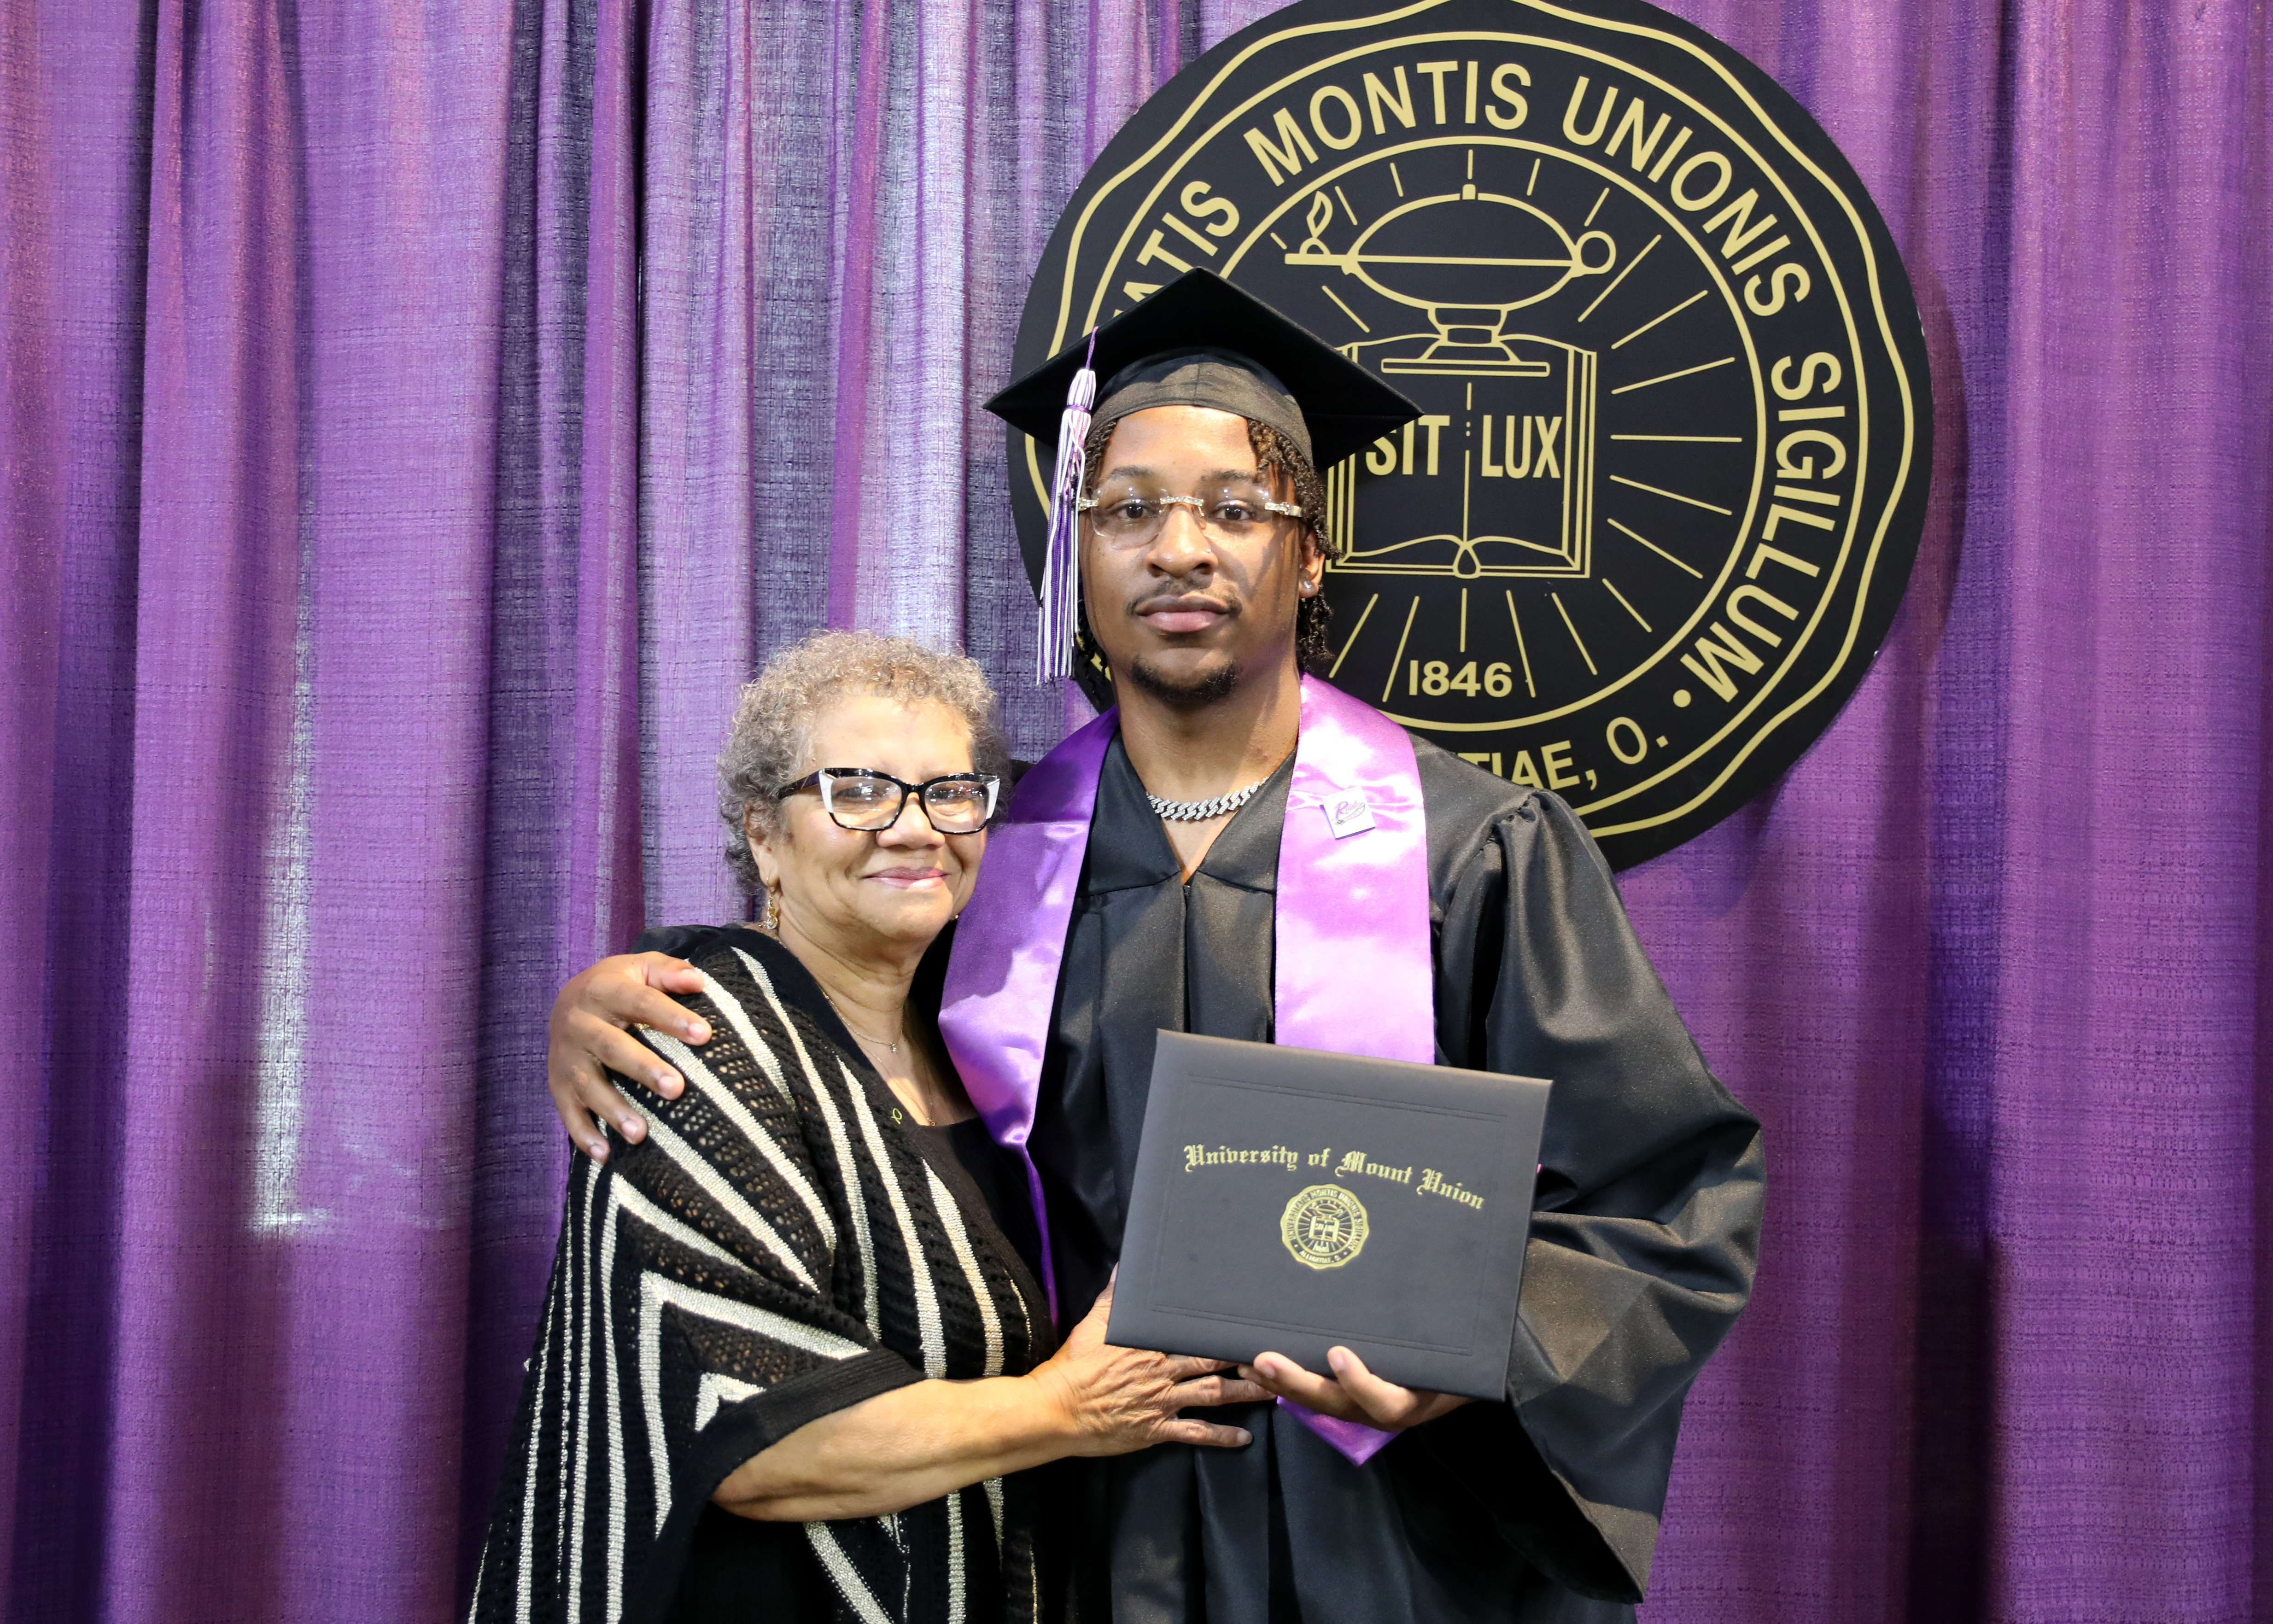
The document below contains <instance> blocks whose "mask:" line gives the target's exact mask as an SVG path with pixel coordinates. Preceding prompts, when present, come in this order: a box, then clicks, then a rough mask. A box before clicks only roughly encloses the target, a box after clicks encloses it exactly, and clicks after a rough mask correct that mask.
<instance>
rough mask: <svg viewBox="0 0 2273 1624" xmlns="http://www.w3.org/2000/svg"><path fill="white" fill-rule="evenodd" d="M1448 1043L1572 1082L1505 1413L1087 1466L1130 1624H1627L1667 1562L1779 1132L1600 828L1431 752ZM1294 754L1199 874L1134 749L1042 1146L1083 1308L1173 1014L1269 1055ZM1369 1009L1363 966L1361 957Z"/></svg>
mask: <svg viewBox="0 0 2273 1624" xmlns="http://www.w3.org/2000/svg"><path fill="white" fill-rule="evenodd" d="M1415 748H1416V750H1417V751H1418V752H1419V759H1420V773H1421V782H1422V796H1423V799H1424V803H1425V805H1426V808H1427V816H1428V839H1429V888H1430V894H1431V917H1432V922H1433V926H1434V934H1435V959H1436V1007H1437V1059H1438V1060H1439V1061H1440V1062H1442V1063H1444V1064H1446V1065H1451V1066H1469V1067H1474V1068H1479V1069H1484V1070H1491V1071H1502V1072H1508V1073H1513V1074H1521V1075H1525V1076H1534V1077H1545V1078H1549V1079H1551V1080H1552V1081H1553V1082H1554V1085H1555V1091H1554V1094H1553V1096H1551V1101H1550V1104H1549V1111H1548V1120H1547V1128H1546V1137H1545V1142H1544V1145H1543V1147H1542V1156H1543V1162H1544V1167H1543V1171H1542V1172H1541V1174H1540V1176H1539V1183H1538V1189H1537V1196H1536V1201H1535V1210H1534V1216H1533V1222H1532V1239H1531V1243H1530V1247H1529V1253H1528V1256H1527V1261H1526V1272H1525V1276H1524V1283H1523V1298H1522V1314H1521V1323H1520V1324H1519V1328H1518V1330H1517V1333H1516V1342H1515V1347H1514V1350H1513V1358H1512V1365H1511V1367H1510V1372H1509V1376H1508V1402H1507V1403H1474V1404H1470V1405H1467V1406H1466V1407H1465V1408H1463V1409H1460V1410H1459V1411H1454V1412H1453V1413H1452V1414H1451V1415H1448V1416H1445V1417H1443V1418H1439V1419H1437V1420H1436V1421H1433V1422H1430V1423H1429V1425H1427V1426H1422V1427H1419V1428H1416V1429H1414V1430H1412V1431H1410V1432H1407V1433H1404V1434H1402V1435H1401V1436H1399V1438H1398V1439H1397V1440H1396V1441H1393V1442H1392V1443H1391V1444H1390V1445H1389V1447H1388V1448H1385V1449H1384V1450H1383V1451H1382V1452H1381V1453H1380V1454H1379V1455H1377V1456H1375V1457H1374V1459H1373V1460H1372V1462H1371V1463H1369V1464H1367V1465H1364V1466H1353V1465H1351V1464H1350V1463H1349V1462H1348V1461H1347V1459H1345V1458H1344V1457H1343V1456H1341V1455H1339V1453H1337V1452H1336V1451H1335V1450H1334V1449H1333V1448H1332V1447H1331V1446H1329V1445H1328V1444H1327V1443H1325V1442H1324V1441H1323V1440H1321V1439H1320V1438H1318V1437H1317V1435H1316V1434H1315V1433H1312V1432H1310V1430H1309V1428H1308V1427H1305V1426H1302V1425H1300V1424H1299V1423H1298V1422H1297V1421H1295V1420H1294V1418H1292V1417H1291V1416H1289V1415H1288V1414H1287V1412H1286V1411H1283V1410H1278V1409H1274V1408H1272V1407H1271V1406H1267V1405H1246V1406H1238V1407H1234V1408H1228V1409H1227V1410H1225V1411H1221V1412H1219V1415H1220V1418H1224V1419H1227V1420H1234V1421H1236V1423H1237V1424H1238V1425H1241V1426H1246V1427H1248V1428H1249V1429H1250V1430H1251V1431H1252V1432H1253V1433H1254V1437H1255V1441H1254V1443H1253V1444H1252V1445H1251V1446H1250V1447H1249V1448H1244V1449H1231V1450H1225V1449H1199V1448H1191V1447H1189V1446H1186V1445H1175V1444H1171V1445H1163V1446H1159V1447H1157V1448H1152V1449H1148V1450H1145V1451H1143V1452H1141V1453H1139V1454H1136V1455H1129V1456H1119V1457H1116V1458H1114V1459H1112V1460H1107V1461H1101V1462H1096V1463H1083V1464H1082V1465H1080V1466H1079V1467H1078V1468H1077V1469H1076V1470H1075V1471H1069V1473H1068V1474H1067V1475H1068V1476H1069V1478H1073V1479H1074V1480H1075V1483H1076V1485H1077V1486H1075V1487H1073V1490H1072V1494H1071V1498H1072V1499H1074V1500H1075V1501H1076V1502H1077V1504H1078V1507H1079V1518H1080V1523H1081V1528H1080V1532H1079V1536H1078V1539H1077V1542H1076V1561H1077V1563H1078V1568H1077V1583H1076V1594H1075V1600H1076V1612H1077V1613H1078V1614H1079V1615H1080V1616H1081V1617H1082V1618H1084V1619H1085V1620H1097V1619H1102V1618H1104V1617H1105V1616H1106V1614H1107V1613H1109V1614H1110V1616H1111V1618H1112V1620H1114V1624H1200V1621H1201V1620H1205V1624H1280V1621H1281V1620H1308V1621H1309V1624H1327V1621H1328V1620H1366V1621H1367V1624H1455V1621H1459V1624H1466V1621H1467V1620H1487V1619H1489V1620H1522V1621H1524V1624H1547V1621H1549V1620H1553V1621H1555V1624H1609V1620H1631V1619H1632V1605H1631V1604H1632V1602H1634V1601H1635V1600H1637V1599H1639V1596H1640V1593H1641V1588H1642V1586H1643V1584H1644V1583H1645V1582H1646V1581H1647V1577H1648V1572H1649V1563H1650V1556H1651V1553H1652V1551H1653V1549H1654V1545H1655V1543H1656V1538H1657V1531H1658V1518H1659V1514H1660V1511H1661V1509H1662V1506H1663V1504H1664V1498H1665V1487H1666V1478H1667V1473H1668V1471H1669V1468H1670V1465H1671V1462H1672V1456H1673V1445H1674V1437H1675V1434H1676V1433H1677V1430H1678V1428H1679V1425H1680V1418H1681V1404H1682V1401H1683V1398H1684V1396H1685V1395H1686V1394H1687V1392H1688V1389H1689V1386H1690V1383H1691V1382H1692V1381H1694V1380H1695V1378H1696V1376H1697V1373H1698V1371H1699V1368H1700V1367H1701V1366H1702V1365H1703V1363H1704V1361H1705V1359H1706V1358H1707V1357H1708V1356H1710V1354H1711V1353H1712V1351H1713V1350H1714V1348H1715V1347H1716V1346H1717V1345H1718V1344H1719V1343H1720V1340H1721V1338H1722V1336H1723V1335H1724V1334H1725V1333H1726V1332H1727V1330H1728V1328H1729V1325H1730V1324H1731V1323H1732V1322H1733V1321H1734V1320H1735V1318H1736V1316H1737V1312H1738V1311H1739V1310H1740V1309H1741V1308H1742V1307H1743V1306H1744V1301H1745V1298H1746V1296H1747V1294H1748V1292H1749V1291H1750V1289H1751V1284H1752V1267H1753V1258H1754V1252H1755V1247H1756V1244H1757V1240H1758V1236H1759V1216H1760V1201H1761V1179H1762V1171H1761V1170H1762V1163H1761V1155H1760V1146H1759V1124H1758V1123H1757V1122H1756V1121H1755V1120H1754V1119H1753V1118H1752V1116H1751V1115H1750V1114H1749V1113H1748V1112H1746V1111H1744V1108H1743V1107H1741V1106H1739V1105H1738V1104H1737V1103H1736V1101H1735V1100H1733V1099H1732V1098H1730V1097H1729V1093H1728V1091H1727V1090H1726V1089H1723V1088H1722V1086H1721V1084H1720V1083H1719V1081H1716V1080H1715V1079H1714V1076H1713V1074H1712V1073H1711V1072H1710V1071H1709V1070H1707V1067H1706V1065H1705V1062H1704V1059H1703V1058H1702V1057H1701V1056H1700V1055H1699V1052H1698V1050H1697V1046H1696V1044H1695V1043H1694V1042H1693V1041H1692V1039H1691V1037H1690V1036H1689V1033H1688V1031H1687V1029H1685V1028H1684V1026H1683V1025H1682V1023H1681V1020H1680V1017H1679V1016H1678V1015H1677V1014H1675V1013H1674V1009H1673V1006H1672V1004H1671V1002H1670V1000H1669V999H1668V998H1667V996H1666V993H1665V989H1664V987H1663V985H1662V984H1661V983H1660V982H1659V980H1658V978H1657V976H1656V973H1655V972H1654V970H1653V969H1651V968H1650V964H1649V961H1648V959H1647V957H1646V956H1645V955H1644V954H1643V952H1642V949H1641V946H1640V944H1639V942H1638V941H1637V940H1636V939H1635V938H1634V934H1633V932H1632V927H1631V926H1630V925H1629V924H1628V923H1627V920H1626V917H1625V912H1624V909H1623V907H1622V906H1621V905H1620V903H1619V901H1618V896H1617V890H1616V889H1615V887H1613V885H1612V883H1611V880H1610V875H1609V869H1608V867H1607V866H1606V865H1605V864H1604V863H1603V861H1602V856H1601V854H1600V853H1599V852H1598V851H1597V850H1596V849H1595V847H1594V842H1593V841H1592V839H1591V838H1590V837H1589V836H1588V835H1587V832H1586V830H1585V828H1584V827H1583V826H1582V825H1581V824H1580V823H1579V820H1578V819H1577V818H1576V817H1574V816H1573V815H1572V812H1571V811H1570V809H1569V808H1568V807H1566V806H1564V804H1563V803H1562V802H1561V801H1560V800H1558V799H1557V798H1556V797H1554V796H1552V795H1550V794H1547V793H1545V792H1543V791H1541V790H1529V789H1526V788H1523V787H1520V786H1517V785H1511V784H1508V783H1505V782H1501V781H1500V780H1498V779H1497V778H1494V777H1493V776H1491V775H1489V774H1487V773H1484V772H1482V771H1481V770H1480V769H1478V768H1476V767H1472V766H1470V765H1469V764H1468V763H1467V762H1464V761H1462V760H1459V759H1458V758H1457V757H1455V756H1452V755H1450V754H1448V753H1446V752H1444V751H1442V750H1439V749H1437V748H1436V747H1435V746H1433V745H1429V744H1427V743H1425V742H1416V745H1415ZM1291 776H1292V767H1291V764H1289V765H1288V766H1287V767H1281V768H1280V769H1279V773H1278V774H1277V775H1275V776H1274V777H1273V779H1272V782H1270V784H1269V785H1267V786H1266V788H1265V789H1264V791H1263V792H1262V793H1260V794H1258V795H1257V797H1255V799H1254V800H1252V801H1251V802H1249V804H1248V805H1247V806H1246V807H1245V808H1244V809H1243V810H1242V812H1240V813H1239V814H1238V815H1237V816H1236V817H1234V819H1232V821H1231V822H1230V824H1229V825H1228V826H1227V827H1226V828H1225V829H1224V830H1223V832H1222V834H1219V836H1218V837H1217V840H1216V842H1215V844H1214V846H1213V847H1212V849H1211V850H1210V851H1209V853H1208V857H1207V860H1206V861H1205V862H1204V863H1203V864H1201V866H1200V868H1199V870H1198V872H1196V873H1195V874H1194V875H1193V877H1192V879H1191V880H1190V882H1189V884H1182V883H1179V873H1180V865H1179V864H1178V862H1177V858H1176V856H1175V853H1174V849H1173V848H1171V847H1170V846H1169V844H1168V842H1167V835H1166V834H1165V833H1164V832H1163V831H1162V829H1161V827H1160V825H1159V820H1158V819H1156V818H1155V817H1154V816H1153V814H1152V811H1151V809H1150V808H1149V807H1148V806H1147V805H1146V804H1145V799H1144V787H1143V785H1142V784H1141V783H1140V782H1138V781H1137V775H1136V774H1135V772H1134V771H1133V770H1132V769H1131V767H1129V760H1128V757H1127V756H1126V754H1125V753H1124V752H1122V750H1121V745H1120V743H1119V741H1118V740H1116V741H1115V742H1114V745H1113V746H1112V749H1111V751H1110V752H1109V753H1108V755H1107V757H1106V763H1105V767H1104V772H1103V775H1102V778H1101V780H1100V782H1099V790H1098V801H1097V811H1096V814H1095V819H1094V821H1093V823H1092V825H1091V835H1090V844H1089V854H1088V859H1087V863H1086V866H1085V867H1084V872H1083V877H1082V885H1081V893H1080V896H1079V898H1078V900H1077V901H1076V904H1075V907H1074V912H1073V919H1072V924H1071V925H1070V927H1069V936H1068V940H1067V943H1066V954H1065V963H1064V971H1063V976H1062V978H1061V981H1060V984H1059V999H1058V1006H1057V1011H1056V1016H1055V1027H1054V1033H1053V1036H1052V1041H1051V1043H1050V1045H1049V1049H1048V1052H1047V1055H1046V1059H1045V1062H1044V1071H1043V1078H1042V1091H1041V1098H1040V1104H1039V1113H1038V1116H1037V1119H1036V1123H1035V1126H1034V1130H1033V1141H1032V1148H1033V1151H1034V1155H1035V1159H1036V1162H1037V1164H1039V1168H1040V1171H1041V1174H1042V1179H1043V1184H1044V1187H1045V1193H1046V1199H1047V1202H1048V1206H1049V1216H1050V1229H1051V1239H1052V1246H1053V1251H1054V1265H1055V1269H1056V1273H1057V1282H1058V1291H1059V1306H1060V1313H1061V1320H1062V1322H1063V1323H1064V1324H1066V1325H1068V1326H1070V1325H1072V1324H1073V1323H1074V1322H1075V1321H1077V1320H1078V1319H1079V1318H1080V1317H1081V1315H1082V1314H1083V1313H1084V1312H1085V1311H1086V1310H1087V1308H1088V1306H1090V1304H1091V1302H1092V1301H1093V1300H1094V1299H1095V1298H1096V1296H1097V1294H1098V1292H1099V1291H1100V1290H1101V1289H1102V1287H1103V1286H1104V1284H1105V1281H1106V1276H1107V1273H1108V1272H1109V1270H1110V1269H1111V1268H1112V1265H1113V1262H1114V1259H1115V1258H1116V1256H1117V1255H1118V1252H1119V1245H1120V1239H1121V1226H1122V1220H1123V1216H1124V1214H1125V1211H1126V1201H1127V1192H1128V1190H1129V1181H1130V1177H1131V1174H1132V1172H1133V1171H1134V1169H1135V1166H1136V1160H1137V1140H1138V1137H1139V1134H1140V1132H1141V1129H1142V1127H1143V1124H1144V1101H1145V1094H1146V1089H1147V1085H1148V1081H1149V1079H1150V1077H1151V1074H1152V1051H1153V1045H1154V1034H1155V1033H1156V1032H1157V1031H1159V1030H1160V1029H1167V1030H1171V1031H1187V1032H1197V1033H1204V1034H1206V1035H1208V1036H1210V1037H1235V1038H1246V1039H1250V1040H1257V1041H1268V1040H1269V1039H1270V1038H1271V1037H1272V949H1273V939H1274V932H1273V928H1272V924H1273V919H1272V910H1273V907H1274V894H1275V890H1276V886H1277V869H1278V859H1279V831H1280V827H1281V825H1282V822H1283V820H1284V817H1285V812H1286V802H1287V783H1288V782H1289V781H1290V779H1291ZM1343 968H1344V970H1345V972H1346V973H1347V977H1348V978H1349V989H1350V996H1351V997H1352V998H1353V999H1363V998H1364V996H1365V966H1364V965H1363V964H1362V963H1352V964H1349V965H1347V966H1345V967H1343Z"/></svg>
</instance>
